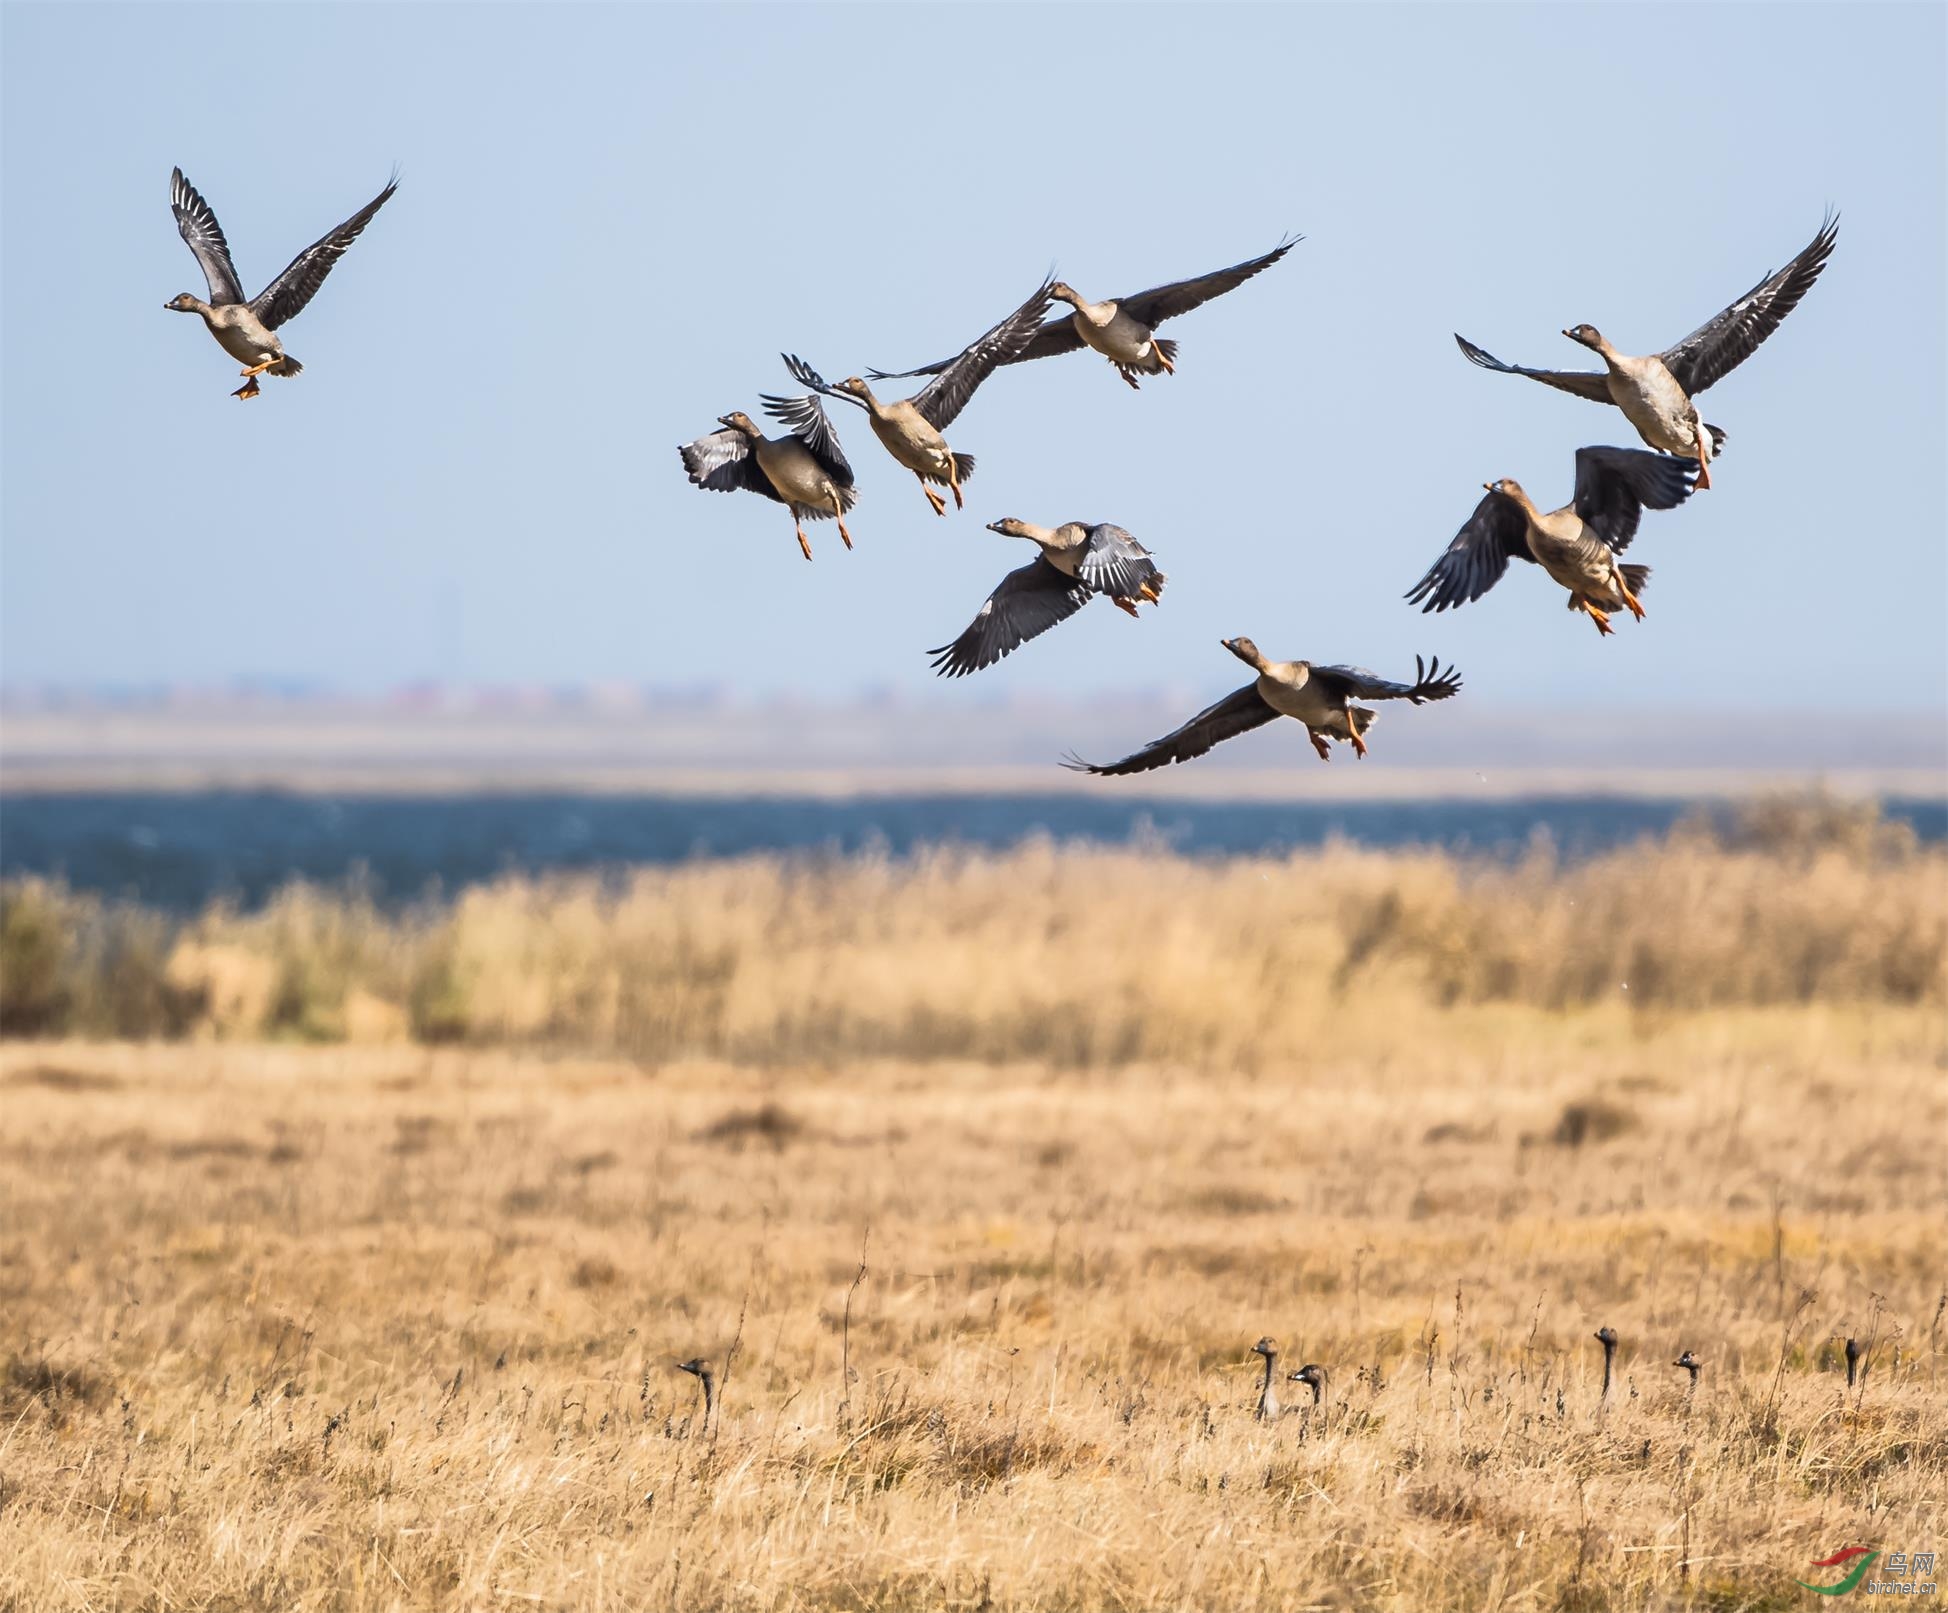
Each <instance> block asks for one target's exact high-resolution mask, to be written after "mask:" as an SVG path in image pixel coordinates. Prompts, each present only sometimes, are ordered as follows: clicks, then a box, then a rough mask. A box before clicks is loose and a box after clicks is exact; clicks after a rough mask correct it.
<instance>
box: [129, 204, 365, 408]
mask: <svg viewBox="0 0 1948 1613" xmlns="http://www.w3.org/2000/svg"><path fill="white" fill-rule="evenodd" d="M398 188H399V176H398V175H397V174H394V175H393V177H392V178H391V179H390V180H389V181H387V183H386V188H385V189H384V190H382V191H380V192H379V194H378V195H377V196H375V197H373V198H372V200H371V201H369V202H367V203H366V204H365V205H364V206H363V207H361V208H360V209H359V210H358V211H357V212H356V213H354V214H353V215H352V216H351V217H350V218H348V219H346V220H345V222H344V223H343V224H341V225H339V226H338V228H337V229H335V230H333V231H332V232H331V233H330V234H329V235H327V236H325V237H324V238H323V239H322V240H317V241H313V242H312V243H311V245H309V246H308V247H306V248H305V249H304V250H303V251H302V252H300V253H299V254H298V255H297V256H296V257H295V258H293V259H292V260H291V261H290V263H289V264H287V265H286V266H285V270H284V272H283V273H282V274H280V275H279V276H278V277H277V278H276V279H275V280H273V281H272V282H271V283H270V284H269V285H268V286H266V287H265V288H264V289H263V290H262V291H260V292H258V293H257V295H256V296H255V297H252V298H251V299H250V300H249V301H245V300H244V294H243V285H242V282H240V281H239V280H238V279H237V270H236V266H235V265H234V264H232V263H231V261H230V243H229V242H228V241H226V240H224V238H223V226H222V225H220V224H219V223H217V221H216V214H215V213H214V212H213V211H212V210H211V208H210V204H209V203H208V202H206V201H204V200H203V198H202V197H201V196H200V195H198V194H197V191H196V187H195V186H194V185H192V184H191V183H190V182H189V181H188V180H187V179H185V178H184V177H183V171H182V169H180V168H176V169H172V170H171V171H170V174H169V210H170V211H171V212H172V213H174V214H175V215H176V228H177V230H178V231H179V232H180V233H181V234H182V238H183V239H184V240H185V241H186V242H188V243H189V249H190V251H192V252H193V253H195V254H196V261H197V262H198V263H200V264H201V265H202V266H203V278H204V279H205V280H207V281H208V282H209V286H210V300H209V301H208V302H205V301H203V299H202V298H201V297H198V296H196V295H195V294H194V293H193V292H188V291H185V292H182V293H181V294H180V295H178V296H175V297H172V298H171V299H170V300H169V301H168V302H166V303H164V304H163V305H162V306H163V307H164V308H165V309H167V310H169V311H170V312H172V313H178V314H201V315H202V316H203V323H204V325H205V326H207V327H208V329H209V332H210V334H211V335H212V336H214V337H215V338H216V340H217V345H218V346H220V347H221V348H222V349H223V350H224V352H226V353H228V354H229V355H230V356H231V357H232V358H234V359H235V360H236V361H237V362H238V363H239V364H241V365H243V367H244V368H243V377H244V384H243V385H242V386H240V387H238V388H237V390H236V391H235V392H233V393H231V394H230V396H231V397H233V398H254V397H256V396H257V394H258V392H259V391H260V390H261V389H260V388H259V387H258V385H257V377H258V376H260V375H262V374H264V373H265V372H266V371H268V372H269V373H270V374H272V375H284V376H291V375H297V374H298V373H300V372H301V371H302V370H303V369H304V366H303V365H302V364H300V363H299V362H298V361H297V360H296V359H294V358H292V357H290V356H289V355H288V354H287V353H286V352H285V351H284V344H283V343H282V342H281V341H279V340H278V339H277V337H276V335H275V334H274V333H275V332H276V330H277V329H278V327H279V326H280V325H282V324H284V323H285V322H286V321H287V320H291V319H295V318H297V316H298V315H299V314H300V313H302V312H303V311H304V305H305V304H306V303H308V302H310V301H311V299H312V298H313V297H314V296H316V295H317V291H318V288H319V287H320V286H322V285H323V284H324V283H325V276H326V275H328V274H330V273H331V270H332V265H333V264H335V263H336V262H337V261H338V260H339V259H340V258H342V257H343V256H344V255H345V249H346V248H347V247H349V246H350V245H351V244H352V243H353V242H354V241H356V240H357V239H358V237H359V231H361V230H363V229H364V228H365V226H366V225H368V224H370V223H371V222H372V215H373V214H374V213H376V212H378V210H379V209H380V208H382V207H384V206H385V204H386V203H387V202H388V201H389V200H390V199H391V197H392V193H393V192H394V191H395V190H397V189H398Z"/></svg>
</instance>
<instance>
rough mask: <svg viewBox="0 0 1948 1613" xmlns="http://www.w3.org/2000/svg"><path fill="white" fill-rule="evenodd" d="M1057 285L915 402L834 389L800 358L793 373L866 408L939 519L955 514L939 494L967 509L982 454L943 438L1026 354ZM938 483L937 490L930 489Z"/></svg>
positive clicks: (1039, 293)
mask: <svg viewBox="0 0 1948 1613" xmlns="http://www.w3.org/2000/svg"><path fill="white" fill-rule="evenodd" d="M1048 299H1049V284H1048V282H1047V281H1043V282H1042V284H1041V285H1039V286H1037V287H1036V288H1035V294H1034V295H1033V296H1032V297H1030V298H1029V299H1028V300H1027V301H1026V302H1025V303H1023V304H1022V305H1021V306H1020V307H1019V308H1017V309H1016V310H1015V311H1014V312H1013V313H1011V314H1010V315H1008V317H1007V318H1006V319H1004V320H1002V321H1001V323H1000V324H998V325H996V326H994V327H993V328H992V329H991V330H988V331H985V332H983V333H982V334H981V335H980V336H979V337H977V338H976V339H975V340H974V341H973V342H971V343H969V344H968V345H967V346H966V347H965V348H963V349H962V350H961V352H960V355H959V356H958V357H957V358H955V359H954V360H953V361H952V362H951V363H949V364H947V365H945V366H944V367H943V368H942V369H941V371H940V373H939V374H937V375H935V376H934V378H933V379H932V380H931V381H929V382H928V383H927V384H926V385H925V386H924V387H922V388H921V389H920V390H919V391H918V392H916V393H914V394H913V396H912V397H910V398H906V399H903V400H900V401H898V402H895V403H882V402H881V401H880V400H879V399H878V398H877V397H875V396H874V395H873V391H872V388H871V387H869V386H867V385H866V383H865V382H864V381H862V380H861V379H860V378H859V377H858V376H856V375H854V376H850V377H848V378H847V379H846V380H843V381H841V382H839V383H838V385H837V386H833V385H830V384H829V383H827V382H826V381H825V380H824V379H822V378H821V377H820V375H819V373H818V371H816V370H814V369H813V368H812V367H811V365H809V364H807V363H806V362H805V361H804V360H803V359H801V358H799V357H798V356H797V355H796V354H795V353H787V354H785V355H783V356H784V361H785V368H786V369H788V370H790V371H791V374H792V378H793V379H794V380H796V381H797V382H798V384H799V385H800V386H808V387H810V388H811V389H812V390H813V391H814V392H821V393H823V394H824V395H825V396H827V397H829V398H844V399H845V400H846V401H847V402H848V403H856V404H858V405H859V407H860V408H862V409H864V410H865V411H866V418H867V419H868V420H869V421H870V422H871V424H872V428H873V435H874V436H875V437H877V438H878V439H879V440H880V441H881V442H882V443H884V444H885V446H886V451H887V452H888V453H889V454H891V455H892V456H893V457H894V458H895V459H897V460H898V461H899V462H900V463H901V464H902V465H904V466H905V467H906V468H907V469H908V470H910V471H912V472H913V474H914V475H915V476H917V477H919V479H920V491H921V492H923V493H925V494H926V495H927V502H928V503H929V504H931V505H932V506H933V513H934V514H935V515H945V514H946V513H947V501H946V500H945V499H943V498H942V497H941V496H940V495H939V494H938V493H936V492H935V491H934V490H933V489H934V487H936V486H938V487H945V488H946V489H948V491H950V492H951V493H952V494H953V495H954V508H955V509H957V510H958V509H964V508H966V504H967V501H966V500H965V499H964V498H963V497H962V496H961V490H960V487H961V483H962V482H964V481H966V480H967V479H968V478H969V477H970V476H972V475H973V474H974V456H973V455H971V454H957V453H955V452H954V451H953V450H952V449H951V448H949V447H948V446H947V439H946V437H945V436H943V435H942V433H943V432H945V431H946V429H947V428H948V427H949V426H951V425H952V424H953V423H954V421H955V420H956V419H957V418H958V417H959V415H960V412H961V410H963V409H965V408H966V407H967V400H968V399H969V398H971V397H973V396H974V389H975V388H976V387H978V386H979V385H980V384H981V383H982V382H983V381H985V380H986V379H987V378H988V377H989V376H990V375H992V374H993V373H994V370H995V366H996V365H999V364H1005V363H1007V362H1008V360H1009V359H1010V358H1012V357H1013V356H1014V355H1015V354H1016V353H1018V352H1020V351H1021V348H1022V346H1023V344H1024V343H1026V342H1027V341H1028V339H1029V338H1030V337H1032V336H1033V335H1034V334H1035V328H1036V326H1038V325H1039V324H1040V323H1041V318H1042V313H1043V311H1044V310H1045V309H1046V308H1047V307H1048ZM929 483H931V484H933V485H932V486H929V485H928V484H929Z"/></svg>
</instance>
